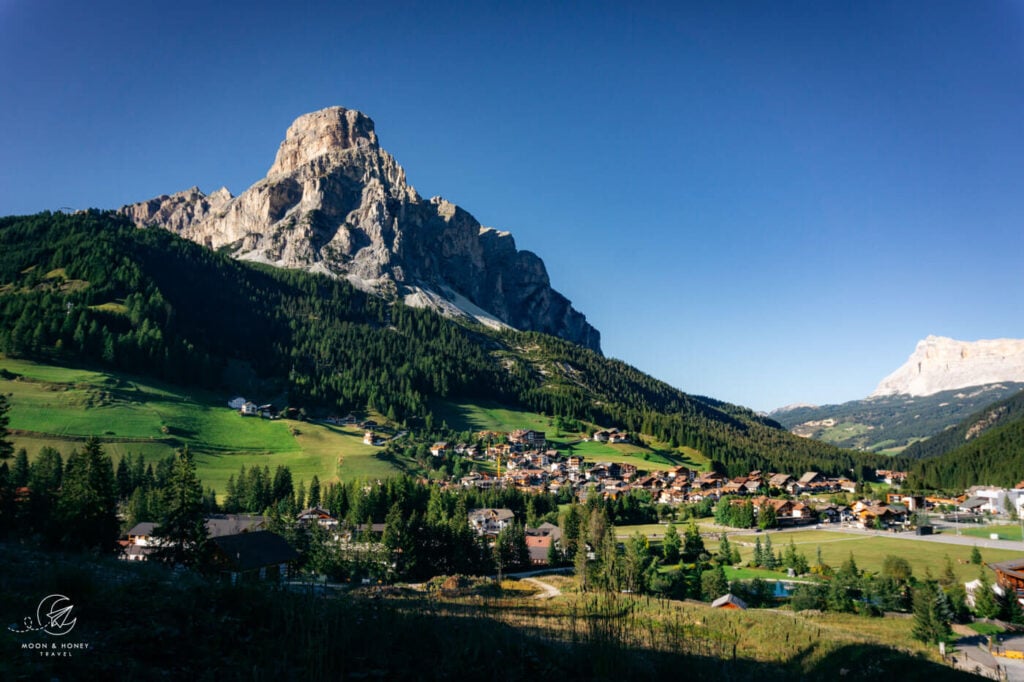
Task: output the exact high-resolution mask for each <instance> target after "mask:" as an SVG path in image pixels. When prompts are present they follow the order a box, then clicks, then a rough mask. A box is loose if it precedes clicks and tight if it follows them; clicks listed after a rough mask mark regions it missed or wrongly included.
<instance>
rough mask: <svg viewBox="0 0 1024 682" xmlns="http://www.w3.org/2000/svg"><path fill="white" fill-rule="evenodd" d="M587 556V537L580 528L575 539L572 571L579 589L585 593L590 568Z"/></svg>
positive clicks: (588, 583)
mask: <svg viewBox="0 0 1024 682" xmlns="http://www.w3.org/2000/svg"><path fill="white" fill-rule="evenodd" d="M589 561H590V559H589V557H588V556H587V536H586V534H585V532H583V529H582V528H581V533H580V535H579V537H577V538H576V556H575V557H573V569H574V571H573V572H574V573H575V574H576V580H577V581H578V582H579V584H580V589H581V590H582V591H583V592H586V591H587V590H588V589H589V588H590V574H589V572H590V566H589Z"/></svg>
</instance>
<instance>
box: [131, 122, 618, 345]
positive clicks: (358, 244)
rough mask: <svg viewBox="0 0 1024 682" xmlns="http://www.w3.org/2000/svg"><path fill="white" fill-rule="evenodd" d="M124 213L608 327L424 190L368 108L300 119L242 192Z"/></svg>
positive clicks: (473, 310) (424, 297)
mask: <svg viewBox="0 0 1024 682" xmlns="http://www.w3.org/2000/svg"><path fill="white" fill-rule="evenodd" d="M121 211H122V212H123V213H125V214H126V215H128V216H130V217H131V218H132V220H134V221H135V223H136V224H138V225H140V226H141V225H154V224H155V225H160V226H162V227H164V228H166V229H169V230H172V231H174V232H176V233H178V234H180V235H181V236H183V237H186V238H188V239H191V240H193V241H196V242H199V243H201V244H205V245H206V246H208V247H210V248H217V249H219V248H225V247H226V248H227V249H229V251H230V252H231V253H233V254H234V255H235V256H236V257H237V258H242V259H248V260H257V261H262V262H265V263H271V264H273V265H278V266H281V267H289V268H305V269H310V270H315V271H319V272H325V273H330V274H334V275H337V276H344V277H346V278H348V279H349V280H350V281H352V282H353V284H355V285H356V286H358V287H360V288H362V289H365V290H368V291H376V292H383V291H394V290H397V292H398V293H399V295H402V296H404V297H405V299H406V301H407V302H408V303H410V304H412V305H430V306H432V307H436V308H439V309H441V310H443V311H445V312H446V313H449V314H452V313H455V314H468V315H471V316H473V317H476V318H477V319H480V320H481V321H484V322H486V323H490V324H505V325H508V326H511V327H515V328H517V329H524V330H532V331H541V332H546V333H548V334H553V335H556V336H560V337H562V338H564V339H567V340H569V341H573V342H575V343H578V344H580V345H583V346H586V347H588V348H591V349H594V350H597V351H600V334H599V332H598V331H597V330H596V329H594V328H593V327H592V326H591V325H590V324H588V323H587V321H586V318H585V317H584V316H583V315H582V314H581V313H580V312H578V311H577V310H575V309H574V308H573V307H572V305H571V303H570V302H569V300H568V299H566V298H565V297H564V296H562V295H561V294H559V293H558V292H557V291H554V290H553V289H552V288H551V283H550V280H549V278H548V274H547V270H546V269H545V267H544V263H543V261H541V259H540V258H538V257H537V256H536V255H534V254H533V253H530V252H529V251H519V250H518V249H516V245H515V241H514V240H513V238H512V235H510V234H509V233H508V232H500V231H498V230H494V229H492V228H489V227H483V226H481V225H480V223H479V222H477V220H476V219H475V218H473V216H472V215H470V214H469V213H467V212H466V211H464V210H462V209H461V208H459V207H458V206H456V205H454V204H452V203H450V202H448V201H445V200H444V199H441V198H439V197H435V198H433V199H430V200H424V199H422V198H421V197H420V196H419V195H418V194H417V193H416V190H415V189H414V188H413V187H412V186H411V185H409V184H408V183H407V182H406V178H405V171H404V170H403V169H402V167H401V166H399V165H398V163H397V162H396V161H395V159H394V157H392V156H391V155H390V154H388V153H387V152H386V151H384V150H383V149H381V148H380V146H379V144H378V142H377V134H376V132H375V131H374V125H373V121H372V120H370V119H369V118H368V117H367V116H365V115H363V114H361V113H360V112H358V111H353V110H349V109H344V108H342V107H332V108H329V109H324V110H322V111H317V112H313V113H311V114H306V115H304V116H300V117H299V118H298V119H296V120H295V122H294V123H293V124H292V125H291V126H290V127H289V128H288V132H287V133H286V135H285V139H284V141H283V142H282V143H281V146H280V148H279V149H278V152H277V158H276V159H275V160H274V164H273V165H272V166H271V167H270V170H269V171H268V173H267V175H266V177H265V178H264V179H262V180H260V181H259V182H257V183H256V184H255V185H253V186H252V187H250V188H249V189H247V190H246V191H245V192H243V193H242V194H240V195H239V196H237V197H231V195H230V194H229V193H228V192H227V190H218V191H217V192H214V193H213V194H210V195H208V196H207V195H204V194H203V193H202V192H200V191H199V190H198V188H192V189H190V190H186V191H185V192H180V193H178V194H174V195H170V196H162V197H158V198H156V199H152V200H150V201H146V202H141V203H138V204H132V205H130V206H125V207H123V208H122V209H121ZM459 311H461V313H460V312H459Z"/></svg>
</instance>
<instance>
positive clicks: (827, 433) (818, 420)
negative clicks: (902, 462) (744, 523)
mask: <svg viewBox="0 0 1024 682" xmlns="http://www.w3.org/2000/svg"><path fill="white" fill-rule="evenodd" d="M1022 388H1024V384H1019V383H1012V382H1005V383H1000V384H989V385H985V386H975V387H972V388H959V389H955V390H949V391H942V392H940V393H935V394H933V395H928V396H910V395H906V394H897V395H885V396H879V397H872V398H867V399H866V400H851V401H849V402H845V403H841V404H839V405H821V406H800V407H793V408H782V409H779V410H775V411H773V412H772V413H771V414H770V415H769V416H770V417H771V418H773V419H775V420H777V421H778V422H779V423H780V424H782V425H783V426H785V427H786V428H787V429H789V430H790V431H792V432H793V433H796V434H798V435H800V436H806V437H809V438H816V439H818V440H823V441H825V442H826V443H831V444H832V445H837V446H839V447H841V448H856V449H858V450H870V451H874V452H878V451H882V450H885V451H898V450H900V449H902V448H905V447H907V446H912V444H913V443H915V442H918V441H921V440H922V439H926V438H931V437H933V436H936V434H940V433H942V432H943V430H944V429H947V428H950V427H952V426H955V425H957V424H959V423H960V422H961V421H962V420H964V419H967V418H969V417H970V415H972V414H974V413H975V412H977V411H978V410H981V409H983V408H984V407H986V406H987V405H990V404H992V403H994V402H996V401H998V400H1001V399H1003V398H1006V397H1008V396H1011V395H1013V394H1015V393H1017V392H1018V391H1020V390H1021V389H1022ZM903 454H907V455H908V456H909V455H910V450H907V451H906V452H905V453H903Z"/></svg>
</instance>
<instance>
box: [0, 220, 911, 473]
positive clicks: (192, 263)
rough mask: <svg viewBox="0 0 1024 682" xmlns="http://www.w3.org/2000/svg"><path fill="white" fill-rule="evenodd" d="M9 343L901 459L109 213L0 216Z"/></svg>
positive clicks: (1, 287)
mask: <svg viewBox="0 0 1024 682" xmlns="http://www.w3.org/2000/svg"><path fill="white" fill-rule="evenodd" d="M0 352H4V353H6V354H8V355H10V356H12V357H26V358H34V359H40V360H44V361H49V362H58V363H93V364H99V365H102V366H106V367H110V368H115V369H119V370H124V371H129V372H134V373H140V374H144V375H151V376H155V377H157V378H160V379H164V380H169V381H172V382H176V383H181V384H185V385H190V384H194V385H199V386H205V387H209V388H217V387H224V386H225V374H226V372H227V371H228V369H229V368H231V369H232V370H233V371H235V372H237V371H238V368H239V367H241V368H243V369H244V370H245V371H247V372H249V373H251V375H253V376H254V377H257V378H259V379H261V380H263V381H271V382H276V383H277V384H278V385H279V386H280V388H282V389H283V390H285V391H286V392H287V395H288V400H289V402H290V404H291V405H293V406H296V407H302V408H304V409H306V410H307V411H311V412H314V413H315V412H317V411H319V412H339V411H340V412H345V411H349V410H353V409H365V408H371V409H375V410H377V411H379V412H380V413H382V414H384V415H386V416H387V417H388V418H389V419H393V420H394V421H396V422H398V423H405V424H409V425H422V424H423V423H428V424H429V423H430V420H429V415H430V401H431V400H432V399H435V398H442V399H459V400H469V401H472V400H491V401H496V402H499V403H503V404H507V405H510V406H518V407H523V408H526V409H530V410H533V411H537V412H542V413H545V414H549V415H553V416H562V417H566V418H571V419H582V420H587V421H590V422H593V423H605V424H614V425H617V426H619V427H620V428H625V429H628V430H630V431H634V432H639V433H643V434H646V435H648V436H651V437H654V438H656V439H658V440H661V441H663V442H666V443H670V444H672V445H677V446H681V445H685V446H690V447H693V448H695V449H697V450H699V451H701V452H702V453H704V454H705V455H706V456H708V457H709V458H710V459H711V460H713V462H715V465H716V466H717V467H718V468H720V469H721V470H722V471H723V472H725V473H728V474H730V475H739V474H745V473H746V472H748V471H749V470H751V469H762V470H779V471H788V472H793V473H797V472H801V471H804V470H809V469H814V470H819V471H822V472H824V473H830V474H845V475H851V476H853V477H855V478H861V477H863V476H865V475H866V474H867V473H868V472H869V471H872V470H873V469H874V468H876V467H883V466H884V467H889V468H892V467H894V466H897V464H898V463H894V462H893V460H892V459H888V458H882V457H878V456H873V455H868V454H860V453H854V452H852V451H844V450H840V449H837V448H835V447H832V446H829V445H826V444H823V443H820V442H816V441H812V440H806V439H801V438H797V437H794V436H792V435H790V434H789V433H787V432H786V431H785V430H784V429H782V428H780V427H779V425H778V424H776V423H774V422H772V421H771V420H768V419H765V418H763V417H760V416H758V415H755V414H754V413H753V412H751V411H750V410H747V409H745V408H740V407H736V406H733V405H729V404H727V403H723V402H720V401H716V400H713V399H709V398H702V397H696V396H691V395H687V394H685V393H683V392H681V391H679V390H677V389H674V388H672V387H670V386H668V385H667V384H665V383H663V382H660V381H658V380H656V379H653V378H651V377H649V376H647V375H645V374H643V373H641V372H639V371H637V370H636V369H634V368H632V367H630V366H628V365H626V364H625V363H623V362H620V361H617V360H611V359H607V358H604V357H602V356H601V355H600V354H597V353H594V352H592V351H589V350H586V349H583V348H581V347H579V346H576V345H574V344H571V343H569V342H566V341H563V340H560V339H557V338H554V337H550V336H546V335H543V334H538V333H520V332H513V331H506V332H500V333H499V332H494V331H491V330H488V329H485V328H483V327H480V326H477V325H469V324H466V323H460V322H456V321H453V320H449V319H446V318H444V317H442V316H440V315H438V314H436V313H434V312H432V311H428V310H420V309H413V308H409V307H407V306H404V305H403V304H402V303H401V302H400V301H398V300H387V299H385V298H381V297H377V296H373V295H370V294H366V293H364V292H361V291H358V290H356V289H354V288H353V287H352V286H350V285H349V284H348V283H346V282H344V281H340V280H336V279H332V278H329V277H326V276H322V275H314V274H310V273H306V272H300V271H294V270H283V269H277V268H273V267H269V266H263V265H255V264H250V263H242V262H238V261H235V260H232V259H230V258H228V257H226V256H223V255H221V254H218V253H215V252H213V251H210V250H208V249H205V248H203V247H202V246H199V245H197V244H194V243H191V242H188V241H185V240H182V239H180V238H178V237H176V236H175V235H173V234H171V233H169V232H167V231H165V230H161V229H155V228H153V229H138V228H136V227H134V226H133V225H131V224H130V223H129V222H128V221H127V220H126V219H125V218H123V217H121V216H118V215H116V214H114V213H111V212H99V211H88V212H80V213H76V214H74V215H67V214H61V213H41V214H37V215H33V216H23V217H8V218H3V219H0ZM542 370H543V371H542Z"/></svg>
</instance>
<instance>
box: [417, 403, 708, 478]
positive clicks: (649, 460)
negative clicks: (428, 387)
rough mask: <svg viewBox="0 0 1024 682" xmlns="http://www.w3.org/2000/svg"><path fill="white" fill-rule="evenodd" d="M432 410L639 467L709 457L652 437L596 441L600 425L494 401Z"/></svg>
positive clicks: (464, 427)
mask: <svg viewBox="0 0 1024 682" xmlns="http://www.w3.org/2000/svg"><path fill="white" fill-rule="evenodd" d="M434 411H435V413H436V414H437V415H438V417H439V418H440V419H442V420H443V421H444V423H446V424H447V425H448V426H450V427H451V428H452V429H454V430H455V431H460V432H461V431H471V432H477V431H498V432H506V433H507V432H510V431H513V430H515V429H534V430H537V431H543V432H544V433H545V435H546V437H547V439H548V441H549V442H550V443H551V444H552V447H554V448H555V449H557V450H558V451H560V452H563V453H566V454H574V455H580V456H582V457H584V458H586V459H588V460H592V461H600V462H619V463H623V462H625V463H630V464H635V465H637V466H638V467H640V468H642V469H650V470H659V469H670V468H672V467H675V466H679V465H684V466H688V467H691V468H698V469H706V468H708V467H709V466H710V461H709V460H708V459H707V458H706V457H704V455H702V454H701V453H700V452H698V451H697V450H695V449H693V448H688V447H686V446H677V447H672V446H671V445H670V444H668V443H663V442H659V441H657V440H655V439H653V438H646V439H644V442H643V444H636V443H614V444H612V443H597V442H589V441H585V440H584V439H586V438H589V437H590V435H591V434H593V432H594V431H595V430H597V429H599V428H601V426H600V425H597V424H589V423H580V424H577V425H575V426H579V427H582V428H580V429H579V430H572V429H569V428H566V427H565V426H560V421H561V420H558V419H556V418H554V417H548V416H545V415H542V414H537V413H536V412H528V411H526V410H518V409H514V408H509V407H504V406H502V405H498V404H495V403H489V402H484V403H455V402H439V403H437V404H436V405H435V409H434Z"/></svg>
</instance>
